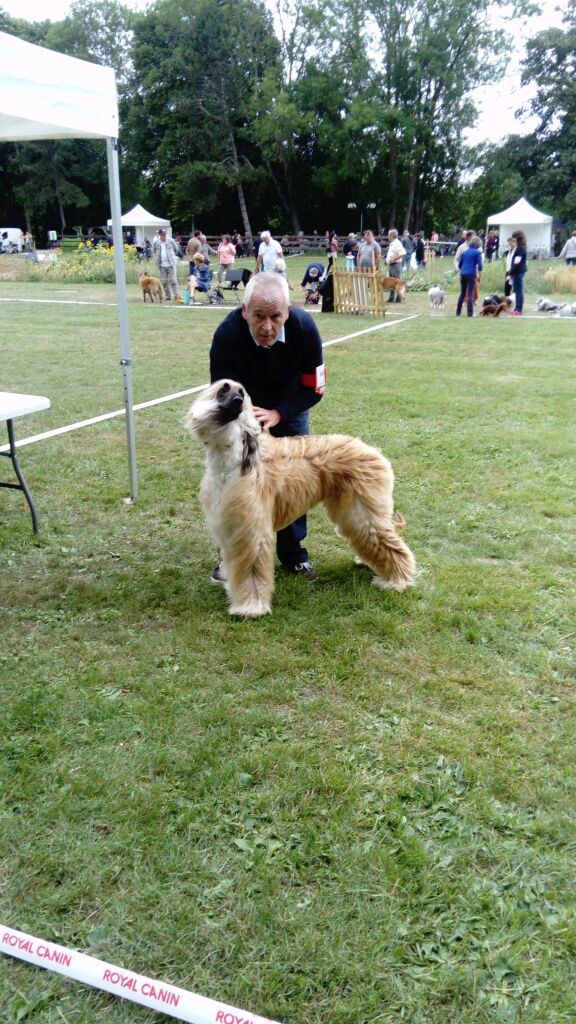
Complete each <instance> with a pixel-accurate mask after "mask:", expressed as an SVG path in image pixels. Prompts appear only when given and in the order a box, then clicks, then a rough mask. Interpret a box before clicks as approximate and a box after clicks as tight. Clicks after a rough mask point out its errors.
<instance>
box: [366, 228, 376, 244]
mask: <svg viewBox="0 0 576 1024" xmlns="http://www.w3.org/2000/svg"><path fill="white" fill-rule="evenodd" d="M364 241H365V242H368V244H370V243H371V242H373V241H374V235H373V234H372V232H371V231H365V232H364Z"/></svg>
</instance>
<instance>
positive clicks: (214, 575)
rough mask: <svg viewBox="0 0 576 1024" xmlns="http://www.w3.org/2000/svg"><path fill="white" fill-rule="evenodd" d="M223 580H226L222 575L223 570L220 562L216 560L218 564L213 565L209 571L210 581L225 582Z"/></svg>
mask: <svg viewBox="0 0 576 1024" xmlns="http://www.w3.org/2000/svg"><path fill="white" fill-rule="evenodd" d="M225 582H226V576H225V575H224V570H223V568H222V563H221V562H218V565H217V566H215V568H214V569H212V572H211V573H210V583H225Z"/></svg>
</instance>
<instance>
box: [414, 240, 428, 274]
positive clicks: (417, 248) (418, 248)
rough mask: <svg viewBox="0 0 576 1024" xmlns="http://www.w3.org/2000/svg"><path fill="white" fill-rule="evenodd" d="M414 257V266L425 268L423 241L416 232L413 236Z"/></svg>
mask: <svg viewBox="0 0 576 1024" xmlns="http://www.w3.org/2000/svg"><path fill="white" fill-rule="evenodd" d="M414 255H415V257H416V265H417V266H418V267H425V266H426V249H425V246H424V239H423V238H422V233H421V232H420V231H417V232H416V234H415V235H414Z"/></svg>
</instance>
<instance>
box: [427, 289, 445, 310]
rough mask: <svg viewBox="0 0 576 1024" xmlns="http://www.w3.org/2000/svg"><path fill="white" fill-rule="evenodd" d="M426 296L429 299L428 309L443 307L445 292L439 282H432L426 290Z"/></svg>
mask: <svg viewBox="0 0 576 1024" xmlns="http://www.w3.org/2000/svg"><path fill="white" fill-rule="evenodd" d="M428 298H429V299H430V309H444V299H445V298H446V292H445V291H444V289H443V288H441V287H440V285H439V284H433V285H432V287H431V288H430V289H429V290H428Z"/></svg>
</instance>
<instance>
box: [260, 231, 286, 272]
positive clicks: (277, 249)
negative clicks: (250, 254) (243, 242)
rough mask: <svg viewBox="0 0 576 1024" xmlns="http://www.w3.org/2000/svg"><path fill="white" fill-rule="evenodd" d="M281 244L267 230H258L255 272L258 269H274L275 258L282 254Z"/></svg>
mask: <svg viewBox="0 0 576 1024" xmlns="http://www.w3.org/2000/svg"><path fill="white" fill-rule="evenodd" d="M283 255H284V253H283V252H282V246H281V245H280V242H277V241H276V239H275V238H272V235H271V234H270V232H269V231H261V232H260V245H259V246H258V257H257V259H256V273H258V272H259V271H260V270H265V271H274V267H275V266H276V260H277V259H279V258H280V257H281V256H283Z"/></svg>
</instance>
